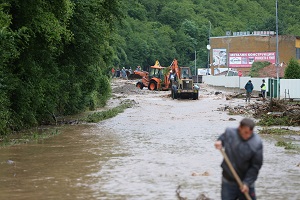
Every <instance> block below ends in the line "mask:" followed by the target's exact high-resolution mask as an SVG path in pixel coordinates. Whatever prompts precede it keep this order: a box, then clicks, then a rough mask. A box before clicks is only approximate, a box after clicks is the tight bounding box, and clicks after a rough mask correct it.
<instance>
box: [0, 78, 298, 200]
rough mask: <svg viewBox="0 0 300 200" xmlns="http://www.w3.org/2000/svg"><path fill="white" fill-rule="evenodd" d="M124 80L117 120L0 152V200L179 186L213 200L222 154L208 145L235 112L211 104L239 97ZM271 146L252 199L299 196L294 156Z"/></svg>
mask: <svg viewBox="0 0 300 200" xmlns="http://www.w3.org/2000/svg"><path fill="white" fill-rule="evenodd" d="M125 83H126V82H125V81H122V82H115V83H114V85H113V86H114V92H115V94H114V98H113V100H112V101H111V102H110V103H109V105H110V106H112V105H114V104H115V103H116V102H117V101H118V100H120V99H124V98H126V99H128V98H129V99H133V100H135V101H136V102H137V104H136V105H135V106H134V107H133V108H130V109H128V110H126V111H125V112H124V113H122V114H120V115H118V116H117V117H115V118H113V119H110V120H106V121H103V122H100V123H98V124H95V125H93V126H87V125H81V126H74V127H69V128H68V129H67V130H65V133H64V134H62V135H59V136H57V137H55V138H52V139H49V140H47V141H45V142H44V143H39V144H31V145H19V146H18V147H8V148H5V149H1V150H0V162H1V161H2V163H1V169H0V173H1V176H2V177H1V181H0V190H1V191H2V192H1V193H0V199H5V198H7V197H14V199H41V198H43V199H54V198H58V199H137V200H140V199H164V200H165V199H176V194H175V190H176V188H177V187H178V186H179V185H181V188H182V189H181V190H182V192H181V195H182V196H183V197H187V198H188V199H191V200H193V199H196V198H197V197H198V196H199V194H204V195H205V196H207V197H209V198H211V199H220V182H221V168H220V163H221V161H222V157H221V154H220V153H219V152H218V151H216V150H215V149H214V147H213V142H214V141H215V139H216V138H217V137H218V135H220V134H221V133H222V132H223V131H224V129H225V128H226V127H228V126H233V127H235V126H237V125H238V121H239V120H240V119H242V117H241V116H228V115H227V114H226V113H225V112H220V111H217V108H219V107H221V106H224V105H225V104H232V105H234V104H243V103H244V102H243V101H242V100H232V101H225V98H224V96H223V95H222V94H221V95H218V96H215V95H211V94H212V92H213V91H212V90H211V89H209V88H205V89H202V91H201V96H200V99H199V100H196V101H193V100H172V99H171V98H168V97H167V96H168V94H169V93H168V92H151V91H148V90H143V91H137V90H135V89H134V88H132V86H131V85H127V86H126V85H125V86H124V85H123V86H122V84H125ZM128 83H129V84H132V82H128ZM120 84H121V85H120ZM120 86H121V87H120ZM120 88H123V89H120ZM124 88H125V89H124ZM125 90H126V91H125ZM229 118H234V119H236V121H231V120H232V119H231V120H229ZM274 143H275V141H274V140H273V139H272V138H264V158H265V161H264V165H263V168H262V170H261V174H260V176H259V179H258V181H257V185H256V187H257V196H258V198H259V199H264V200H268V199H270V200H271V199H272V200H273V199H277V200H278V199H295V200H296V199H300V193H299V185H300V167H298V166H297V165H298V163H300V155H299V154H298V153H294V152H292V151H286V150H284V149H283V148H280V147H275V145H274ZM7 159H11V160H14V161H15V162H16V163H17V164H16V165H11V164H8V163H7V162H5V160H7ZM31 169H34V170H31Z"/></svg>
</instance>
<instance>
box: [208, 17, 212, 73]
mask: <svg viewBox="0 0 300 200" xmlns="http://www.w3.org/2000/svg"><path fill="white" fill-rule="evenodd" d="M208 22H209V30H208V45H207V50H208V52H207V68H209V58H210V49H211V46H210V34H211V22H210V21H208Z"/></svg>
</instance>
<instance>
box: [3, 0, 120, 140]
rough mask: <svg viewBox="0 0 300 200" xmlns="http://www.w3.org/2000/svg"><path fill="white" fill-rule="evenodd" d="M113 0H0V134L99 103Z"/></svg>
mask: <svg viewBox="0 0 300 200" xmlns="http://www.w3.org/2000/svg"><path fill="white" fill-rule="evenodd" d="M121 17H122V12H120V2H119V1H118V0H100V1H99V0H82V1H77V0H60V1H58V0H52V1H47V0H35V1H33V0H1V1H0V89H1V92H0V109H1V112H0V119H1V120H0V135H4V134H7V133H8V132H9V131H10V130H20V129H23V128H29V127H32V126H36V125H39V124H42V123H43V122H47V121H49V120H53V119H52V117H53V116H56V115H65V114H74V113H78V112H80V111H83V110H85V109H87V108H90V109H95V108H96V107H98V106H103V105H105V102H106V100H107V99H108V98H109V95H110V83H109V79H108V77H107V69H108V67H109V65H111V63H112V61H113V54H114V49H113V47H112V44H113V41H112V31H113V29H114V27H115V22H117V21H119V20H120V19H121Z"/></svg>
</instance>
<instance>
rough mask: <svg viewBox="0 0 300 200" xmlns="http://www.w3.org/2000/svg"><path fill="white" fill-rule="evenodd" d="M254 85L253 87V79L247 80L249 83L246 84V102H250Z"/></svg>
mask: <svg viewBox="0 0 300 200" xmlns="http://www.w3.org/2000/svg"><path fill="white" fill-rule="evenodd" d="M253 89H254V87H253V84H252V81H251V80H249V81H248V82H247V84H246V85H245V90H246V92H247V93H246V102H247V101H248V102H249V103H250V99H251V93H252V91H253Z"/></svg>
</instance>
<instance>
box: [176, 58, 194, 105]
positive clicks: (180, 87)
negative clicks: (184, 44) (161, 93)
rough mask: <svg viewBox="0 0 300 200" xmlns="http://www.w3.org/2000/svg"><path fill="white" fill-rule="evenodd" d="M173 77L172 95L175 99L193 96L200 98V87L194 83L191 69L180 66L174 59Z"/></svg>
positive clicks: (192, 97)
mask: <svg viewBox="0 0 300 200" xmlns="http://www.w3.org/2000/svg"><path fill="white" fill-rule="evenodd" d="M170 73H171V76H170V77H172V75H173V77H174V78H173V79H171V80H170V81H171V84H172V91H171V96H172V98H173V99H177V98H184V97H187V98H191V99H194V100H196V99H198V97H199V87H198V86H197V85H195V84H194V82H193V79H192V75H191V71H190V68H189V67H178V61H177V60H176V59H174V60H173V62H172V64H171V72H170Z"/></svg>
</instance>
